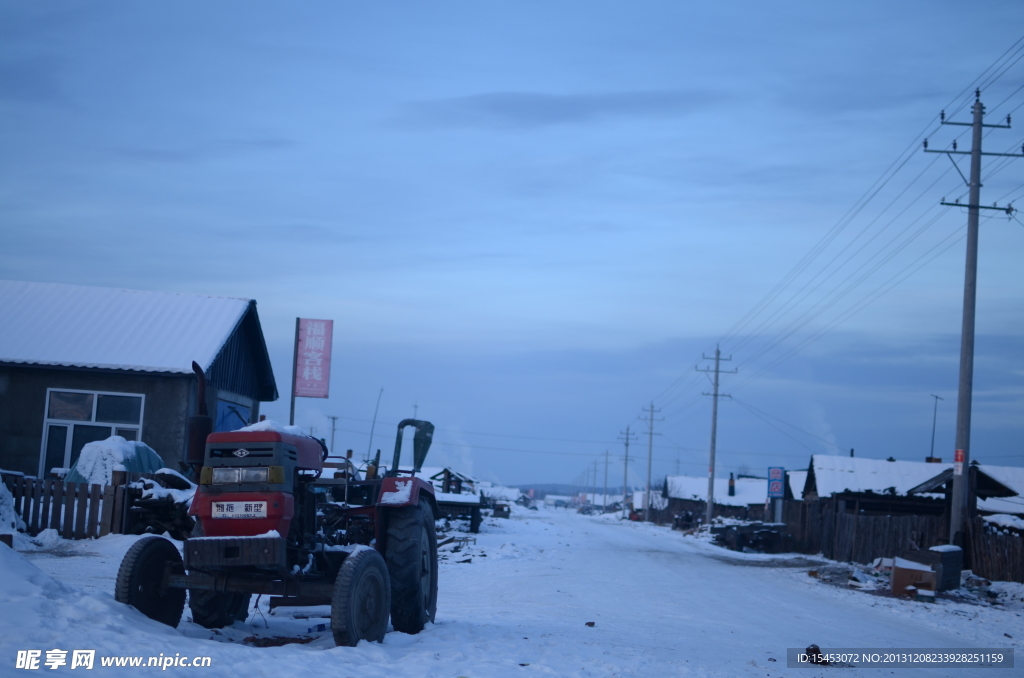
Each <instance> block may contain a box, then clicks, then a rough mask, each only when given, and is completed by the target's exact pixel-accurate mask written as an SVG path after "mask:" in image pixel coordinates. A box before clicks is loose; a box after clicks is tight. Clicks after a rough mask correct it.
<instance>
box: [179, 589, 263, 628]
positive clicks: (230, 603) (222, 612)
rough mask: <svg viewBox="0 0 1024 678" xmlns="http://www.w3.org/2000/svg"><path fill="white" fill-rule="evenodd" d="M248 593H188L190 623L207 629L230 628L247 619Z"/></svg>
mask: <svg viewBox="0 0 1024 678" xmlns="http://www.w3.org/2000/svg"><path fill="white" fill-rule="evenodd" d="M251 598H252V596H251V595H250V594H248V593H219V592H217V591H193V590H191V589H190V590H189V592H188V607H189V609H190V610H192V621H194V622H195V623H196V624H199V625H200V626H205V627H206V628H208V629H220V628H224V627H225V626H231V625H232V624H234V623H235V622H236V621H245V620H246V619H247V618H248V617H249V600H250V599H251Z"/></svg>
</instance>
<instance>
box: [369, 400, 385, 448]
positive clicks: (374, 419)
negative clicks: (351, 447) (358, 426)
mask: <svg viewBox="0 0 1024 678" xmlns="http://www.w3.org/2000/svg"><path fill="white" fill-rule="evenodd" d="M382 395H384V387H383V386H381V387H380V393H378V394H377V406H376V407H374V408H373V423H372V424H370V442H368V443H366V462H367V463H369V461H370V452H371V450H372V449H373V429H375V428H377V411H378V410H380V397H381V396H382Z"/></svg>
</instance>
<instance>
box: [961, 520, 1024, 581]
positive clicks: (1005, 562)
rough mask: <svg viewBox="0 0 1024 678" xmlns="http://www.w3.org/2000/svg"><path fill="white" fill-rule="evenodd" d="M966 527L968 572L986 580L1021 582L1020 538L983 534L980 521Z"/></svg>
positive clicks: (1023, 553) (1023, 551)
mask: <svg viewBox="0 0 1024 678" xmlns="http://www.w3.org/2000/svg"><path fill="white" fill-rule="evenodd" d="M966 525H967V545H968V547H969V552H970V559H971V561H970V562H971V571H972V572H974V574H977V575H980V576H982V577H985V578H986V579H992V580H995V581H1015V582H1020V583H1024V538H1022V537H1020V536H1018V535H1014V534H987V533H986V531H985V525H984V523H983V522H982V520H981V518H975V519H974V520H973V521H971V522H968V523H967V524H966Z"/></svg>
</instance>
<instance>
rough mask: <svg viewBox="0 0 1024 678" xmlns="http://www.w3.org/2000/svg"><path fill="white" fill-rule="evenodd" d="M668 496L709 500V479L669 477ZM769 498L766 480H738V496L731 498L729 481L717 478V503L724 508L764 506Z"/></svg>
mask: <svg viewBox="0 0 1024 678" xmlns="http://www.w3.org/2000/svg"><path fill="white" fill-rule="evenodd" d="M667 482H668V496H669V497H670V498H673V499H695V500H697V501H704V500H706V499H707V498H708V479H707V478H695V477H693V476H669V477H668V479H667ZM767 498H768V481H767V480H765V479H764V478H737V479H736V495H735V496H733V497H730V496H729V479H728V478H715V503H716V504H721V505H722V506H750V505H751V504H763V503H764V502H765V500H766V499H767Z"/></svg>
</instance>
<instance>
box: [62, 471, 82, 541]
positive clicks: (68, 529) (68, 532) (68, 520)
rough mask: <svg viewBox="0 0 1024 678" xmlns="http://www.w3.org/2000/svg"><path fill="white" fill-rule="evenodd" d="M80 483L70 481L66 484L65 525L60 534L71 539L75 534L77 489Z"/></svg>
mask: <svg viewBox="0 0 1024 678" xmlns="http://www.w3.org/2000/svg"><path fill="white" fill-rule="evenodd" d="M77 489H78V483H68V484H67V485H65V486H64V527H63V529H62V530H61V533H60V536H61V537H63V538H64V539H71V538H72V536H73V535H74V532H73V529H74V522H75V491H76V490H77Z"/></svg>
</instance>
